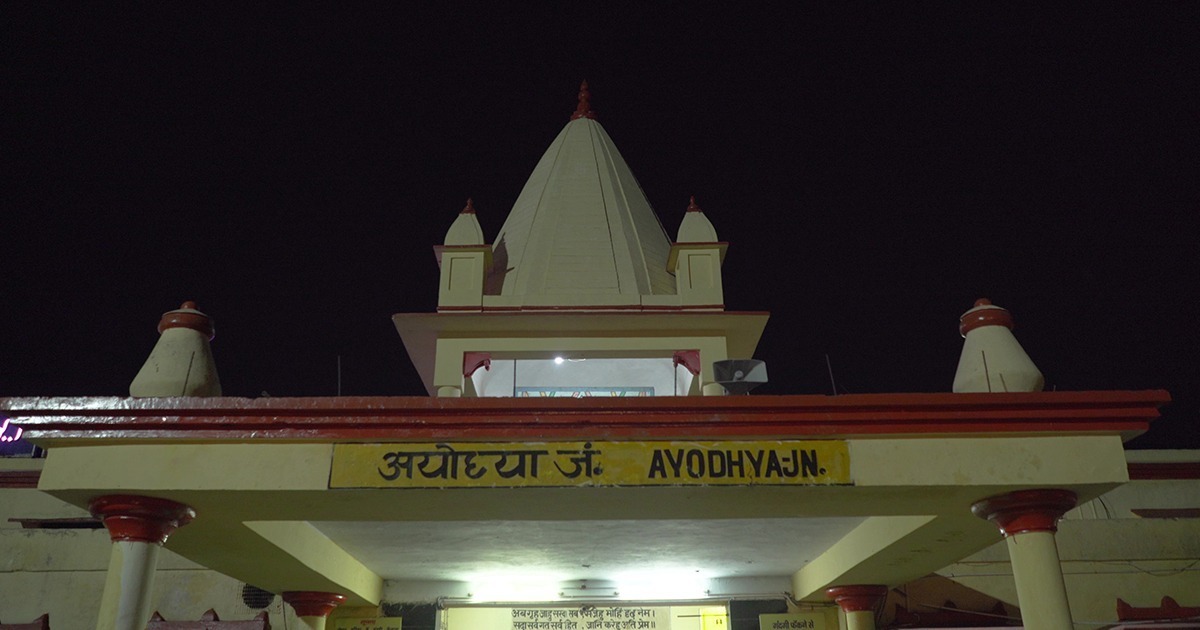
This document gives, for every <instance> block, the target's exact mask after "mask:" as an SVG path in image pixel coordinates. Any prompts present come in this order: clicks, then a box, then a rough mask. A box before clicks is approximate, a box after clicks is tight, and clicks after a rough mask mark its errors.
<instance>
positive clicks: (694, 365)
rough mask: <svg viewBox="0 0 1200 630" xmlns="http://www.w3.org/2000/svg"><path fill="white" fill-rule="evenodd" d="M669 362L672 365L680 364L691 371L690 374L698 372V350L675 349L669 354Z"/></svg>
mask: <svg viewBox="0 0 1200 630" xmlns="http://www.w3.org/2000/svg"><path fill="white" fill-rule="evenodd" d="M671 363H672V364H674V366H678V365H682V366H683V367H684V369H686V370H687V371H688V372H691V373H692V376H698V375H699V374H700V351H699V350H676V351H675V354H674V355H672V356H671Z"/></svg>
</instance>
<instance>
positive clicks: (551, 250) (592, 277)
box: [394, 82, 767, 397]
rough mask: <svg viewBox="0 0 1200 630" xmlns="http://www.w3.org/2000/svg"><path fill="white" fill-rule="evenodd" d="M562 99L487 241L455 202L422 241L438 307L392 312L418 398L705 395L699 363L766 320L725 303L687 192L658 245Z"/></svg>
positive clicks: (606, 155) (619, 161) (651, 221)
mask: <svg viewBox="0 0 1200 630" xmlns="http://www.w3.org/2000/svg"><path fill="white" fill-rule="evenodd" d="M578 98H579V104H578V106H577V108H576V110H575V112H574V113H573V114H572V115H571V117H570V121H569V122H568V123H567V124H566V126H565V127H564V128H563V130H562V131H561V132H560V133H559V134H558V136H557V137H556V138H555V139H554V141H553V142H551V143H550V146H549V148H547V149H546V152H545V153H544V154H543V155H542V158H541V159H540V160H539V161H538V163H537V165H536V166H535V167H534V169H533V173H532V174H531V175H530V176H529V180H528V181H527V182H526V183H525V187H524V188H523V189H522V190H521V193H520V195H519V196H518V197H517V200H516V202H515V203H514V204H513V207H512V210H511V211H510V212H509V214H508V217H507V218H506V219H505V221H504V225H503V227H501V228H500V232H499V234H497V236H496V238H495V240H494V242H492V243H491V244H489V243H487V241H486V238H485V236H484V234H483V230H482V228H481V227H480V225H479V221H478V219H477V218H476V216H475V213H476V208H475V206H474V203H473V202H472V201H471V200H468V201H467V205H466V207H464V208H463V210H462V211H461V212H460V213H459V215H458V217H457V218H456V219H455V220H454V222H453V223H452V224H451V226H450V229H449V230H448V231H447V233H446V238H445V241H444V243H443V244H442V245H440V246H438V247H435V248H434V249H435V252H436V254H437V259H438V263H439V265H440V268H441V279H440V283H439V289H438V312H437V313H436V314H400V315H396V316H395V317H394V321H395V324H396V328H397V329H398V330H399V332H400V335H401V337H403V339H404V343H405V346H406V348H407V349H408V351H409V354H410V356H411V357H412V358H413V362H414V364H415V365H416V366H417V369H418V371H419V372H420V374H421V377H422V379H423V381H424V383H425V386H426V389H427V390H428V391H429V393H430V394H433V395H437V396H450V397H453V396H514V395H515V396H521V395H575V396H587V395H641V396H645V395H651V396H663V395H698V394H720V393H722V390H721V388H720V386H719V385H716V384H715V383H714V382H713V375H712V363H713V362H714V361H719V360H722V359H727V358H750V357H751V356H752V355H753V353H754V348H755V346H756V345H757V344H758V340H759V337H760V336H761V334H762V329H763V327H764V326H765V324H766V321H767V315H766V314H765V313H735V312H726V311H725V304H724V302H725V299H724V292H723V289H722V279H721V263H722V261H723V260H724V257H725V250H726V246H727V244H726V243H723V242H721V241H720V239H719V238H718V237H717V232H716V230H715V229H714V228H713V225H712V223H711V222H710V221H709V220H708V218H707V217H706V216H705V214H704V212H703V211H702V210H701V209H700V206H699V205H697V203H696V200H695V198H694V197H693V198H692V199H691V202H690V203H689V204H688V206H687V211H686V212H685V213H683V214H684V216H683V219H682V221H681V223H680V226H679V230H678V232H677V236H676V238H675V239H674V240H672V239H670V238H669V237H668V236H667V232H666V230H664V228H663V226H662V223H661V222H660V221H659V219H658V216H657V215H656V214H655V212H654V210H653V209H652V208H651V206H650V203H649V201H648V200H647V199H646V196H645V194H644V193H643V192H642V189H641V187H640V186H639V185H638V183H637V180H636V179H635V178H634V176H633V173H632V171H631V170H630V168H629V165H628V164H626V163H625V160H624V158H622V157H621V153H620V152H619V151H618V150H617V147H616V145H615V144H614V143H613V141H612V138H610V137H609V135H608V133H607V132H605V131H604V128H603V127H602V126H601V125H600V122H599V121H598V120H597V118H596V114H595V112H594V111H593V110H592V108H591V94H590V92H589V91H588V87H587V82H584V83H583V85H582V86H580V91H579V97H578ZM556 360H557V362H556ZM480 367H484V368H486V369H485V370H484V371H479V368H480Z"/></svg>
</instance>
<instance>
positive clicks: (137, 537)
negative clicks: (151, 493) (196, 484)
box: [88, 494, 196, 545]
mask: <svg viewBox="0 0 1200 630" xmlns="http://www.w3.org/2000/svg"><path fill="white" fill-rule="evenodd" d="M88 509H89V510H90V511H91V513H92V516H95V517H96V518H99V519H100V520H101V521H102V522H103V523H104V527H105V528H107V529H108V535H109V536H110V537H111V538H112V541H113V542H118V541H134V542H145V543H154V544H157V545H161V544H163V543H165V542H167V536H170V535H171V532H173V531H175V530H176V529H178V528H180V527H183V526H184V525H187V524H188V523H190V522H192V519H193V518H196V511H195V510H193V509H192V508H190V507H188V506H186V505H184V504H182V503H176V502H175V501H171V500H170V499H159V498H157V497H142V496H137V495H128V494H108V495H104V496H102V497H96V498H95V499H92V500H91V501H90V502H89V503H88Z"/></svg>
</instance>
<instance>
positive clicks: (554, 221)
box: [486, 90, 675, 308]
mask: <svg viewBox="0 0 1200 630" xmlns="http://www.w3.org/2000/svg"><path fill="white" fill-rule="evenodd" d="M587 106H588V103H587V101H586V90H584V91H582V92H581V95H580V109H581V110H582V111H584V114H578V115H576V116H574V117H573V119H572V120H571V121H570V122H569V123H567V125H566V127H565V128H564V129H563V130H562V132H561V133H559V134H558V137H557V138H555V139H554V142H552V143H551V144H550V148H548V149H547V150H546V153H545V154H544V155H543V156H542V158H541V160H539V161H538V164H537V167H535V168H534V169H533V174H532V175H530V177H529V181H527V182H526V183H525V188H524V189H523V190H522V191H521V194H520V196H519V197H517V201H516V203H515V204H514V205H513V209H512V212H510V213H509V215H508V218H507V219H506V220H505V222H504V226H503V227H502V228H501V229H500V233H499V235H498V236H497V237H496V240H495V242H494V243H495V244H494V246H493V250H494V256H493V257H494V260H495V265H494V267H493V271H492V274H491V275H490V276H489V278H488V283H487V290H486V294H487V295H494V296H500V299H499V300H498V301H499V302H500V303H502V304H504V305H506V306H517V307H534V308H537V307H542V306H545V307H579V308H587V307H600V308H603V307H612V306H623V305H635V304H641V303H642V301H643V300H642V298H643V296H648V295H669V294H674V293H675V281H674V278H673V277H672V276H671V274H670V273H669V272H668V271H667V255H668V253H669V252H670V248H671V243H670V240H669V239H668V238H667V234H666V231H665V230H663V227H662V224H661V223H660V222H659V220H658V217H657V216H656V215H655V214H654V210H653V209H651V208H650V203H649V202H648V201H647V200H646V196H645V194H643V193H642V189H641V187H640V186H638V183H637V181H636V180H635V179H634V177H633V173H632V172H630V170H629V166H628V165H626V164H625V160H624V159H623V158H622V157H621V154H620V152H619V151H617V148H616V146H615V145H613V141H612V139H611V138H610V137H609V136H608V134H607V133H605V131H604V128H603V127H601V126H600V123H599V122H597V121H596V120H595V118H594V115H593V114H591V112H590V110H589V109H588V107H587Z"/></svg>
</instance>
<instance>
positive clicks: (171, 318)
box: [158, 301, 214, 341]
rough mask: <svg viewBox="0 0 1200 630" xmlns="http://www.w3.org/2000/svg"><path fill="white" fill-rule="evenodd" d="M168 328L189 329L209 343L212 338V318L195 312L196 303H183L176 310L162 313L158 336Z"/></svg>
mask: <svg viewBox="0 0 1200 630" xmlns="http://www.w3.org/2000/svg"><path fill="white" fill-rule="evenodd" d="M168 328H190V329H191V330H194V331H196V332H198V333H200V334H201V335H204V336H205V337H208V340H209V341H212V339H213V336H214V332H213V321H212V318H211V317H209V316H208V315H205V314H204V313H201V312H200V311H198V310H196V303H195V302H192V301H187V302H184V303H183V305H182V306H180V307H179V309H178V310H174V311H167V312H166V313H163V316H162V319H160V320H159V321H158V332H159V334H162V332H163V331H164V330H166V329H168Z"/></svg>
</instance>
